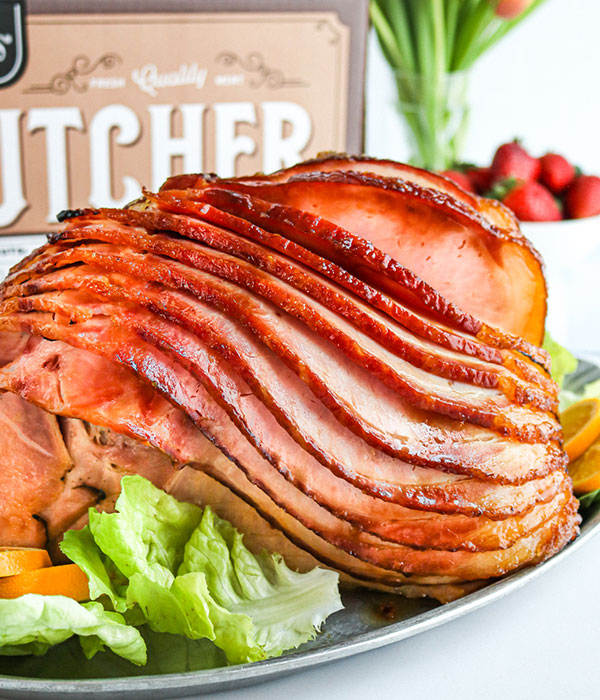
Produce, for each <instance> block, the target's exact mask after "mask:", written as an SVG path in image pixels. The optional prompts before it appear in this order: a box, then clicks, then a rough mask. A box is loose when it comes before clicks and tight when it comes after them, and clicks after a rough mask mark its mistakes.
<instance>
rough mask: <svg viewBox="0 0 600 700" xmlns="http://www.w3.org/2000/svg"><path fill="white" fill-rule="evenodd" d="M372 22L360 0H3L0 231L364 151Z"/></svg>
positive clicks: (41, 228)
mask: <svg viewBox="0 0 600 700" xmlns="http://www.w3.org/2000/svg"><path fill="white" fill-rule="evenodd" d="M166 9H168V11H165V10H166ZM366 31H367V0H303V1H300V0H298V1H297V2H294V1H292V0H289V1H287V2H286V1H284V0H253V1H251V2H241V1H239V0H220V1H216V0H212V1H205V0H171V2H169V3H167V2H164V0H160V1H157V0H139V1H137V2H135V1H134V0H125V1H123V0H121V1H118V0H116V1H108V0H104V1H103V2H101V1H99V0H95V1H94V2H91V1H90V0H78V2H68V1H67V0H29V2H27V8H26V11H25V5H24V3H23V2H22V0H21V1H17V0H14V1H12V2H8V3H3V4H2V5H1V6H0V234H2V235H7V234H15V233H40V232H45V231H51V230H55V229H56V228H57V224H56V218H55V217H56V214H57V213H58V212H59V211H60V210H61V209H68V208H75V207H81V206H86V205H91V206H123V205H124V204H126V203H127V202H129V201H131V200H132V199H134V198H135V197H137V196H138V194H139V192H140V189H141V187H142V186H146V187H149V188H150V189H157V188H158V187H159V186H160V184H161V182H162V181H164V179H165V178H166V177H168V176H169V175H170V174H173V173H178V172H198V171H204V172H217V173H218V174H220V175H222V176H229V175H233V174H244V173H246V174H249V173H252V172H256V171H260V170H262V171H271V170H275V169H277V168H279V167H283V166H286V165H291V164H293V163H294V162H297V161H298V160H301V159H304V158H308V157H312V156H314V155H316V154H317V153H318V152H320V151H324V150H346V151H349V152H360V151H361V150H362V134H363V82H364V53H365V40H366Z"/></svg>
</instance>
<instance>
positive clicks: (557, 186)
mask: <svg viewBox="0 0 600 700" xmlns="http://www.w3.org/2000/svg"><path fill="white" fill-rule="evenodd" d="M540 167H541V171H540V182H541V183H542V184H543V185H546V187H547V188H548V189H549V190H550V192H554V194H559V193H560V192H563V190H566V189H567V187H568V186H569V185H570V184H571V183H572V182H573V180H574V179H575V167H574V166H573V165H571V163H569V161H568V160H567V159H566V158H564V157H563V156H561V155H559V154H558V153H546V155H545V156H542V157H541V158H540Z"/></svg>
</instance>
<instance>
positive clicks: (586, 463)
mask: <svg viewBox="0 0 600 700" xmlns="http://www.w3.org/2000/svg"><path fill="white" fill-rule="evenodd" d="M569 474H570V475H571V478H572V479H573V491H574V492H575V495H577V496H581V495H583V494H584V493H589V492H590V491H595V490H596V489H600V436H599V437H597V438H596V440H595V442H593V443H592V444H591V445H590V446H589V447H588V448H587V450H586V451H585V452H584V453H583V454H582V455H581V457H578V458H577V459H576V460H575V461H574V462H571V464H569Z"/></svg>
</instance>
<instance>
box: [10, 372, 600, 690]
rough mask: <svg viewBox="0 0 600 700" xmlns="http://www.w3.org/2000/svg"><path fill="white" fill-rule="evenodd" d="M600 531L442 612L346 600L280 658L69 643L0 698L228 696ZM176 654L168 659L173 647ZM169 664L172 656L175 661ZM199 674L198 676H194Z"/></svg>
mask: <svg viewBox="0 0 600 700" xmlns="http://www.w3.org/2000/svg"><path fill="white" fill-rule="evenodd" d="M599 378H600V369H599V368H598V367H595V366H594V365H591V364H590V363H587V362H580V365H579V368H578V370H577V372H576V373H574V374H573V375H572V376H571V377H569V381H568V383H567V388H569V389H571V390H573V391H578V390H580V389H581V388H583V386H585V384H587V383H588V382H591V381H594V380H595V379H599ZM599 531H600V506H599V507H597V508H596V509H595V510H594V511H591V512H588V513H587V514H586V515H585V518H584V522H583V524H582V527H581V534H580V536H579V537H578V538H577V539H576V540H575V541H574V542H572V543H571V544H569V545H568V546H567V547H565V548H564V549H563V550H562V551H561V552H560V553H559V554H557V555H556V556H554V557H552V559H549V560H548V561H546V562H544V563H543V564H539V565H538V566H535V567H531V568H528V569H523V570H521V571H518V572H517V573H515V574H512V575H510V576H507V577H505V578H503V579H501V580H499V581H497V582H496V583H492V584H490V585H489V586H486V587H485V588H483V589H481V590H479V591H477V592H475V593H471V594H470V595H468V596H465V597H464V598H461V599H460V600H457V601H455V602H453V603H448V604H447V605H438V604H436V603H434V602H432V601H428V600H421V599H419V600H406V599H404V598H400V597H398V596H393V595H389V594H384V593H376V592H372V591H367V590H354V591H346V592H344V593H343V600H344V605H345V606H346V607H345V609H344V610H342V611H340V612H338V613H336V614H335V615H332V616H331V617H330V618H329V620H328V621H327V624H326V625H325V626H324V629H323V632H322V633H321V634H320V635H319V636H318V637H317V638H316V639H315V640H313V641H312V642H309V643H307V644H304V645H303V646H302V647H300V648H299V649H298V650H296V651H295V652H293V653H289V654H286V655H284V656H281V657H280V658H277V659H270V660H268V661H261V662H258V663H253V664H242V665H239V666H229V667H221V668H206V666H207V665H209V664H210V662H211V661H214V654H212V652H211V648H210V647H209V646H207V645H204V646H203V645H202V642H188V641H186V640H182V638H179V637H172V638H170V639H169V640H168V646H169V649H170V655H169V656H170V661H169V663H168V664H167V666H168V667H165V664H164V658H162V659H161V654H160V653H154V654H153V655H151V657H150V659H149V665H148V666H147V667H145V668H144V669H137V668H136V667H134V666H132V665H131V664H128V663H127V662H124V661H122V660H121V659H119V658H118V657H116V656H114V655H112V654H110V653H105V654H98V655H97V656H96V657H95V659H93V660H92V661H85V659H84V658H83V655H82V654H81V652H80V651H79V649H78V646H79V645H78V643H77V642H76V641H74V640H70V641H73V643H72V644H71V643H70V642H66V643H65V644H63V645H60V647H58V648H56V649H54V650H52V651H51V652H49V653H48V654H47V655H46V656H43V657H37V658H36V657H0V695H1V697H3V698H27V699H28V700H29V699H30V698H44V699H46V700H51V699H56V700H62V699H64V698H69V697H72V698H86V697H87V698H105V697H106V698H108V697H109V696H111V697H118V698H119V699H120V700H121V699H124V698H132V699H133V698H139V699H140V700H141V699H142V698H143V699H144V700H149V699H150V698H173V697H186V696H190V695H199V694H204V693H209V692H214V691H218V690H227V689H230V688H237V687H241V686H245V685H251V684H255V683H260V682H261V681H266V680H271V679H273V678H276V677H278V676H283V675H287V674H290V673H294V672H295V671H299V670H301V669H306V668H309V667H311V666H317V665H319V664H324V663H327V662H329V661H334V660H335V659H341V658H344V657H346V656H352V655H353V654H359V653H361V652H363V651H369V650H370V649H375V648H377V647H381V646H384V645H386V644H391V643H392V642H397V641H399V640H401V639H405V638H406V637H411V636H412V635H415V634H419V633H420V632H425V631H427V630H429V629H431V628H433V627H437V626H438V625H441V624H443V623H445V622H449V621H450V620H454V619H455V618H457V617H461V616H462V615H465V614H467V613H469V612H472V611H473V610H477V609H479V608H481V607H483V606H484V605H488V604H489V603H493V602H494V601H496V600H499V599H500V598H503V597H504V596H506V595H508V594H509V593H511V592H512V591H515V590H517V589H518V588H520V587H521V586H524V585H525V584H526V583H528V582H529V581H533V580H534V579H536V578H537V577H538V576H541V575H542V574H543V573H544V572H546V571H548V570H549V569H550V568H551V567H553V566H555V565H557V564H558V563H559V562H561V561H562V560H563V559H565V557H568V556H569V555H570V554H571V553H572V552H574V551H575V550H576V549H578V548H579V547H582V546H583V545H584V544H585V543H586V542H587V541H588V540H590V539H591V538H592V536H593V535H595V534H596V533H597V532H599ZM176 645H179V648H180V649H181V653H180V654H177V653H175V654H173V650H174V648H175V650H176V649H177V646H176ZM173 657H177V658H176V661H173ZM199 669H201V670H199Z"/></svg>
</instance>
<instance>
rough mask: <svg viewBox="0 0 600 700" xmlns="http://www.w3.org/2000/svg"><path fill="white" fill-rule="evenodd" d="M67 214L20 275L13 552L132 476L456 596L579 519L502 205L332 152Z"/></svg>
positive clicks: (46, 538) (333, 556) (9, 396)
mask: <svg viewBox="0 0 600 700" xmlns="http://www.w3.org/2000/svg"><path fill="white" fill-rule="evenodd" d="M351 202H353V204H352V205H351ZM63 218H65V219H66V224H65V228H64V231H62V232H61V233H60V234H58V235H55V236H53V237H52V240H51V241H50V242H49V243H48V244H47V245H45V246H43V247H42V248H40V249H38V250H37V251H35V252H34V253H33V254H32V255H30V256H28V257H27V258H26V259H25V260H23V261H22V262H21V263H20V264H19V265H17V266H16V267H15V268H13V270H11V273H10V274H9V276H8V278H7V279H6V280H5V281H4V283H3V285H2V287H1V289H0V391H3V392H6V393H5V394H2V395H0V420H1V421H3V422H4V423H5V424H6V425H7V426H8V427H9V431H8V432H5V433H4V434H3V436H2V439H4V440H6V441H10V445H11V459H10V461H9V462H8V466H6V465H5V466H4V467H3V470H2V471H0V493H1V494H2V496H0V545H2V544H22V545H28V546H41V545H46V546H48V548H49V550H50V551H51V553H53V554H54V555H55V556H58V550H57V546H56V545H57V542H58V541H59V540H60V538H61V535H62V533H63V532H64V531H65V530H66V529H68V528H70V527H80V526H82V525H83V524H84V523H85V517H86V515H85V514H86V510H87V508H88V507H89V506H90V505H95V506H97V507H99V508H101V509H110V508H112V507H113V506H114V502H115V500H116V497H117V495H118V492H119V483H120V478H121V476H122V475H123V474H126V473H141V474H143V475H144V476H146V477H147V478H149V479H151V480H152V481H153V482H154V483H156V484H157V485H158V486H160V487H161V488H163V489H165V490H166V491H168V492H170V493H174V494H175V495H176V496H177V497H180V498H184V499H186V500H190V501H194V502H197V503H211V505H212V506H213V507H214V508H215V510H216V511H217V512H218V513H219V514H220V515H222V516H223V517H226V518H228V519H229V520H231V521H232V522H233V523H234V524H235V525H236V526H237V527H239V528H240V529H241V530H242V531H244V532H245V533H246V534H247V539H248V542H249V544H250V545H251V546H252V547H253V548H255V549H260V548H262V547H265V546H266V547H268V548H270V549H277V550H278V551H280V552H281V553H282V554H283V555H284V556H285V557H286V559H288V562H289V563H290V564H291V565H292V566H296V567H297V568H299V569H307V568H309V567H311V566H315V565H317V564H318V565H321V566H328V567H332V568H335V569H336V570H338V571H339V572H340V573H341V574H342V577H343V579H344V580H346V581H347V582H349V583H352V584H353V585H364V586H370V587H375V588H381V589H383V590H392V591H397V592H399V593H403V594H405V595H412V596H414V595H429V596H432V597H434V598H437V599H438V600H443V601H445V600H451V599H454V598H456V597H458V596H460V595H463V594H465V593H467V592H469V591H470V590H473V589H474V588H477V587H479V586H481V585H483V584H484V583H485V581H487V580H489V579H490V578H493V577H497V576H501V575H503V574H505V573H508V572H510V571H513V570H515V569H517V568H520V567H522V566H525V565H529V564H534V563H536V562H539V561H542V560H543V559H545V558H547V557H549V556H551V555H552V554H554V553H555V552H556V551H558V550H559V549H560V548H562V547H563V546H564V545H565V544H566V543H567V542H569V541H570V540H571V539H572V538H573V537H574V536H575V535H576V533H577V526H578V522H579V516H578V515H577V508H576V505H577V502H576V501H575V499H574V498H573V495H572V490H571V483H570V480H569V478H568V476H567V474H566V471H565V462H566V458H565V455H564V452H563V450H562V443H561V431H560V426H559V424H558V422H557V420H556V410H557V388H556V386H555V384H554V383H553V382H552V380H551V379H550V377H549V375H548V373H547V367H548V358H547V356H546V355H545V353H544V352H543V351H542V350H541V349H540V348H539V347H537V345H536V343H538V342H539V340H540V333H541V332H542V331H543V317H544V313H545V283H544V279H543V275H542V272H541V268H540V264H539V261H538V259H537V256H536V254H535V253H534V251H532V249H531V248H530V247H529V245H528V244H527V243H526V242H525V240H524V239H523V238H522V237H521V236H520V234H519V232H518V229H516V228H515V222H514V220H513V219H512V217H511V216H510V215H509V214H508V213H507V212H506V211H505V210H504V209H503V208H502V207H497V206H496V205H494V204H490V203H488V202H487V201H486V200H482V199H480V198H477V197H473V196H471V195H469V194H467V193H464V192H462V190H460V189H459V188H457V187H456V186H454V185H453V184H452V183H450V182H449V181H447V180H445V179H444V178H440V177H439V176H434V175H431V174H429V173H426V172H425V171H419V170H416V169H413V168H410V167H409V166H403V165H400V164H395V163H392V162H387V161H372V160H369V159H364V158H362V159H352V158H348V157H344V156H329V157H326V158H322V159H319V160H316V161H308V162H307V163H304V164H300V165H298V166H295V167H294V168H291V169H288V170H286V171H281V172H279V173H275V174H274V175H272V176H256V177H253V178H239V179H237V180H217V179H215V178H214V177H212V176H200V175H193V176H179V177H175V178H171V179H170V180H169V181H167V183H166V184H165V185H164V186H163V188H162V189H161V191H160V192H159V193H156V194H153V193H150V192H148V193H145V197H144V199H143V200H140V201H139V202H137V203H136V204H135V205H133V206H132V207H130V208H129V209H124V210H93V211H92V210H89V211H78V212H67V213H65V214H64V215H63ZM459 239H460V240H459ZM442 260H445V262H446V270H445V272H444V271H443V270H442V266H441V261H442ZM415 273H416V274H415ZM508 279H510V280H511V285H507V283H506V280H508ZM436 287H437V288H438V289H439V291H436ZM440 292H442V293H441V294H440ZM444 294H445V295H446V296H444ZM463 309H464V310H463ZM480 318H481V319H483V320H479V319H480ZM496 326H498V328H496ZM520 336H523V337H520ZM531 341H533V343H532V342H531ZM3 449H4V450H5V451H8V449H9V447H8V442H7V443H6V446H5V447H3ZM26 474H27V475H30V476H29V478H28V479H25V478H21V479H20V478H19V477H20V475H23V476H24V475H26Z"/></svg>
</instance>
